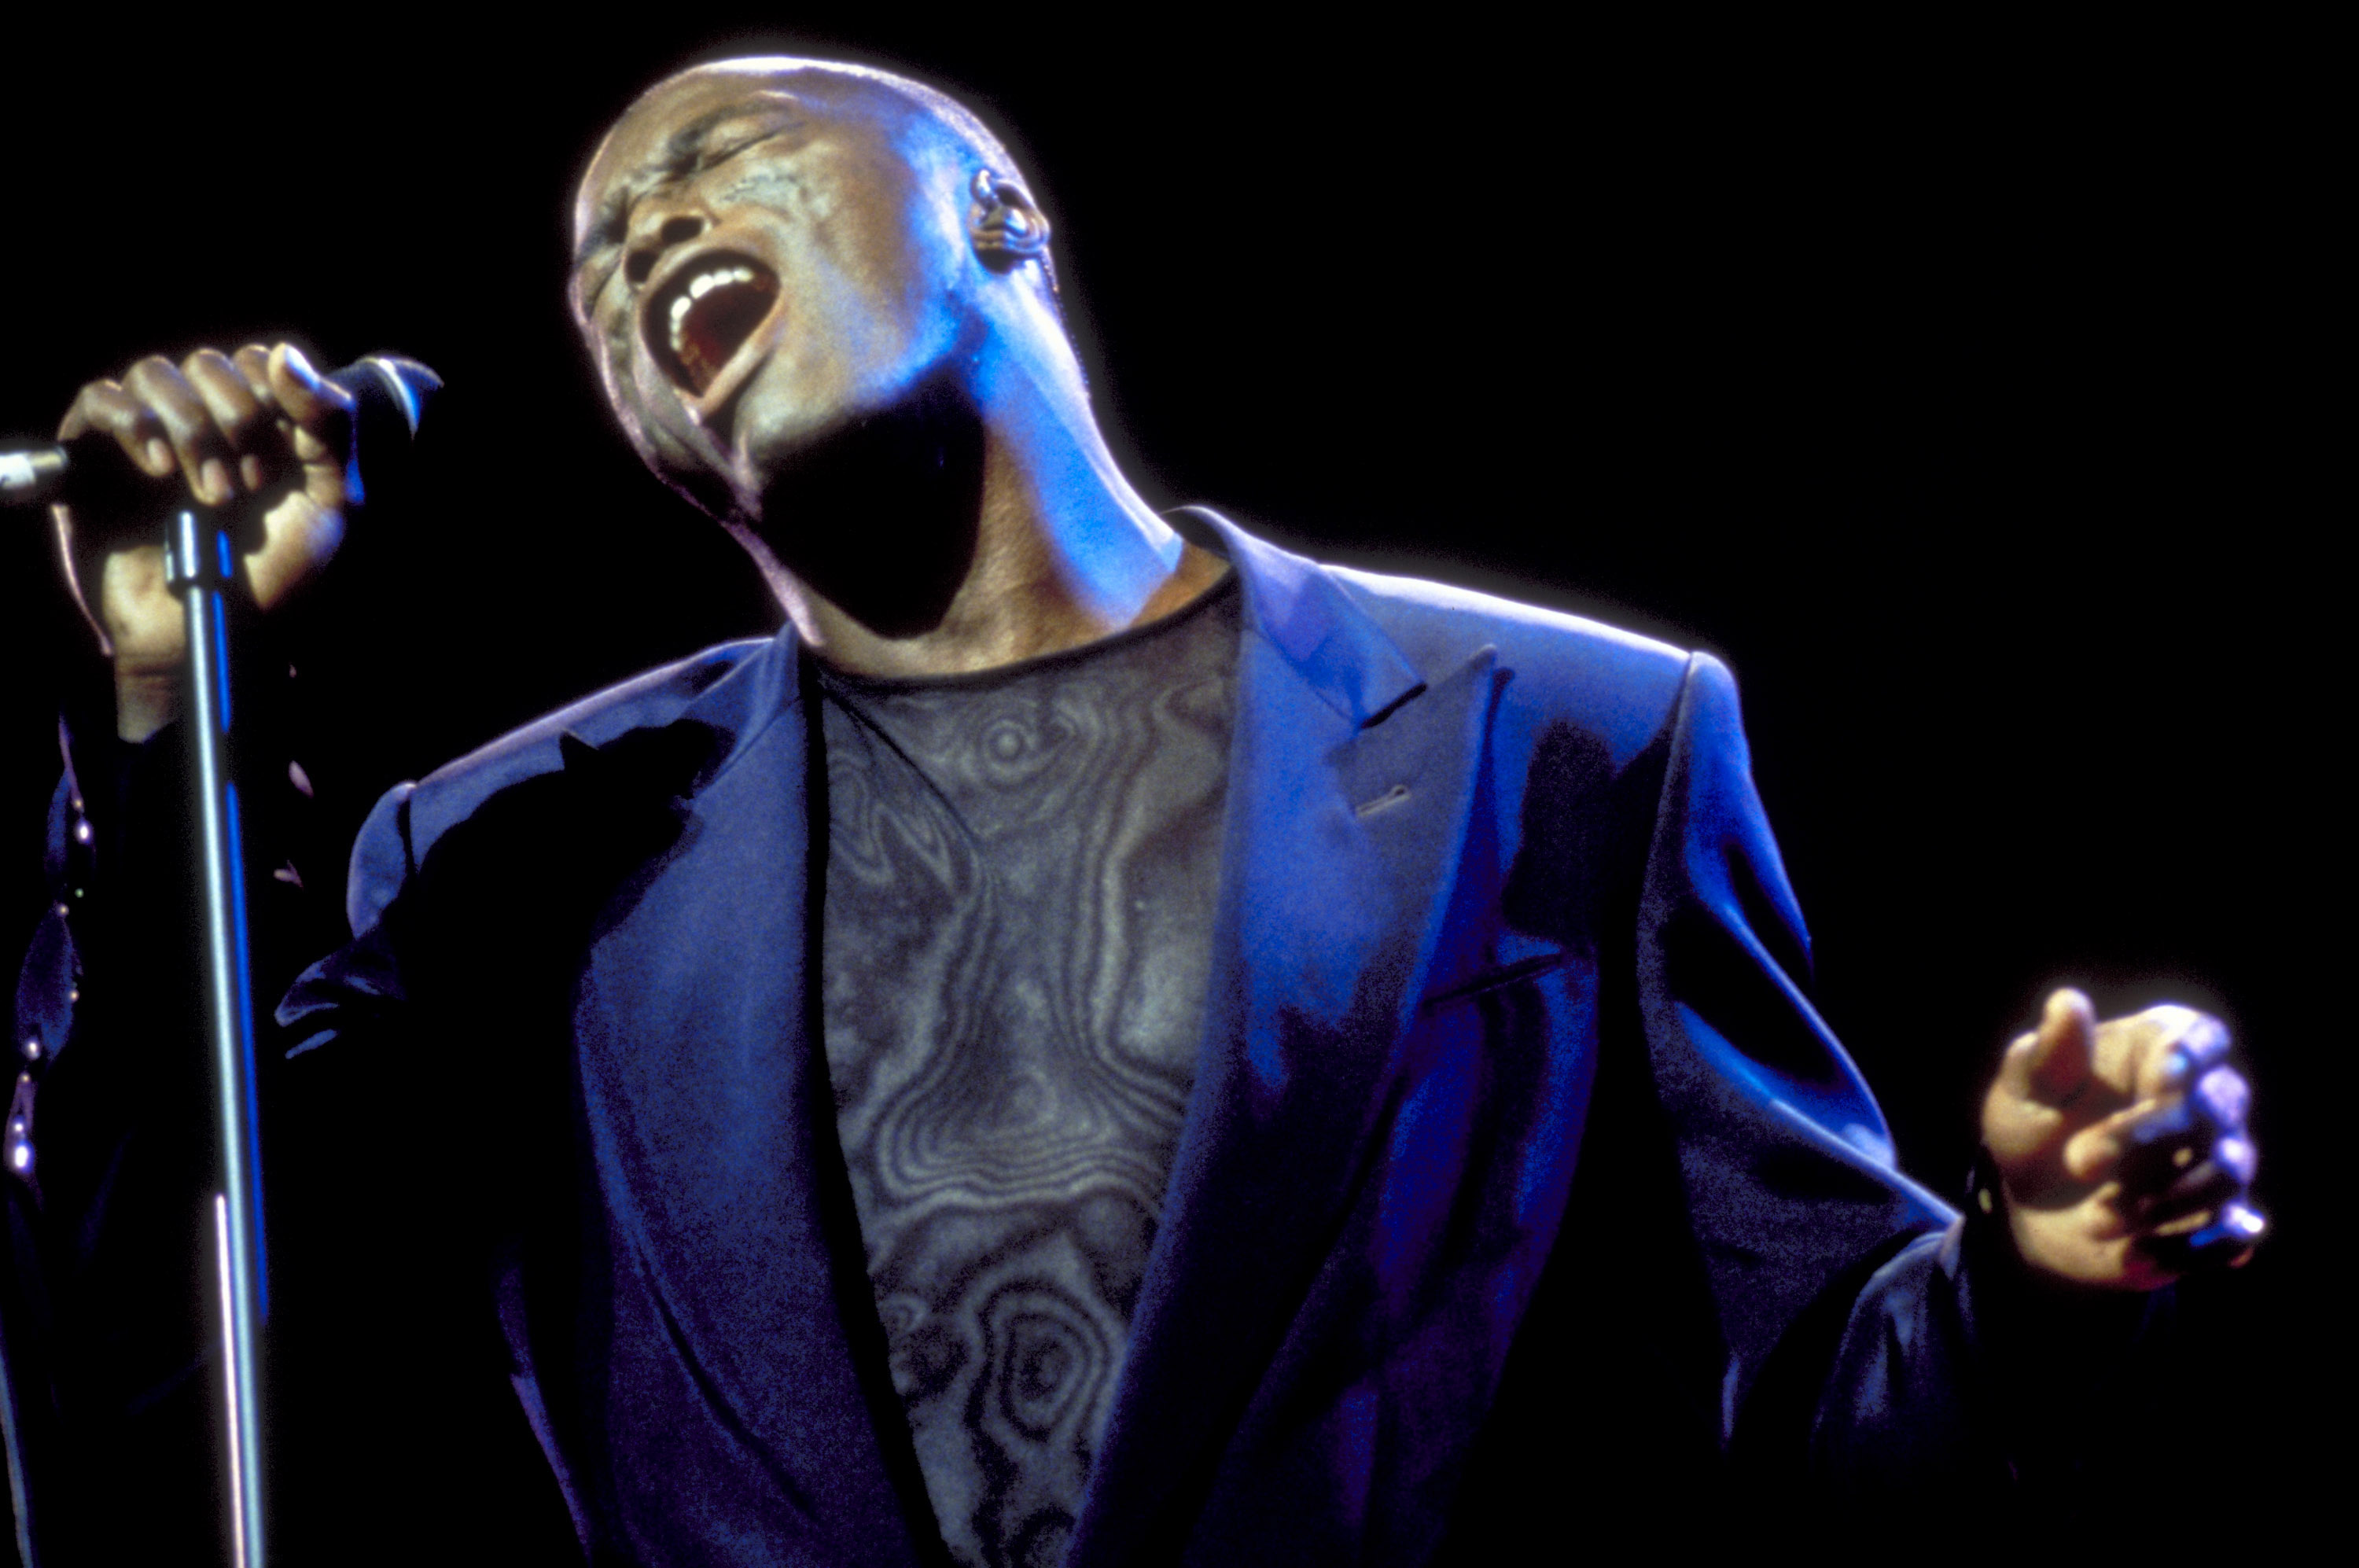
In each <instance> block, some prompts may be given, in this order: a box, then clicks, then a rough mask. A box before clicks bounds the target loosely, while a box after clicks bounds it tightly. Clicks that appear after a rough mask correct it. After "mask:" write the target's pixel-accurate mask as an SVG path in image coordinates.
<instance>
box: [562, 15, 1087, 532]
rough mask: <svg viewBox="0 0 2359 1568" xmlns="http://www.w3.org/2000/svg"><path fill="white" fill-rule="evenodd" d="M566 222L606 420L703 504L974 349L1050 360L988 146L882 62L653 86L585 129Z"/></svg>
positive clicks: (1042, 297) (576, 295)
mask: <svg viewBox="0 0 2359 1568" xmlns="http://www.w3.org/2000/svg"><path fill="white" fill-rule="evenodd" d="M574 228H575V237H576V241H577V246H576V253H575V272H574V278H573V301H574V308H575V312H576V315H577V318H578V319H579V320H580V321H581V323H582V330H583V332H584V335H585V337H586V338H587V339H588V341H589V344H590V348H591V351H592V354H593V355H594V356H595V358H596V360H597V362H598V367H599V372H600V375H601V376H602V377H603V380H604V382H605V386H606V389H607V393H608V397H609V398H610V400H611V401H612V402H613V404H614V410H615V413H616V416H617V417H618V418H619V419H621V421H622V424H623V427H624V430H625V432H626V433H627V434H628V435H629V436H630V438H631V441H632V442H633V444H634V445H635V446H636V447H637V448H638V450H639V452H640V453H641V455H642V456H644V457H645V458H646V459H647V462H648V463H649V464H650V465H651V466H653V467H654V468H655V469H656V471H657V472H658V474H661V475H663V476H664V477H665V478H666V479H667V480H669V481H670V482H671V483H673V484H674V485H677V486H679V488H680V489H682V490H683V491H685V492H687V493H688V494H689V495H691V496H692V497H693V498H695V499H696V500H697V501H698V502H699V503H700V504H701V505H703V506H706V507H707V508H708V509H711V510H715V511H723V510H728V509H732V508H734V509H736V510H740V511H742V510H745V508H746V507H748V506H751V505H753V497H754V495H755V494H756V493H757V492H758V490H759V489H760V487H761V485H762V483H763V472H764V471H765V469H766V468H767V467H771V466H775V463H774V462H773V460H776V459H777V458H780V457H781V456H783V455H786V454H789V453H791V452H793V451H795V450H798V449H799V448H800V447H801V446H804V445H808V444H809V443H810V441H815V440H818V439H821V438H822V437H823V436H824V435H826V433H827V432H829V431H831V430H837V429H841V428H843V426H844V425H845V424H846V423H847V422H850V421H853V420H857V419H862V418H864V417H866V416H867V415H868V414H872V413H875V412H876V411H878V410H881V409H883V408H888V407H893V406H896V405H897V403H899V402H900V401H902V400H904V399H905V398H906V397H908V395H909V394H910V392H911V389H912V388H913V387H915V386H916V385H917V384H918V383H919V382H920V381H923V380H925V379H926V378H927V377H928V376H929V375H934V374H936V373H938V372H940V371H942V370H943V369H944V368H945V367H946V366H948V365H950V364H951V361H953V360H954V359H957V358H958V357H959V356H960V355H962V354H964V355H965V357H966V358H968V359H972V358H973V346H974V345H975V344H976V343H980V342H990V343H1008V344H1013V345H1015V346H1016V349H1018V350H1019V351H1020V352H1022V353H1024V354H1029V355H1030V356H1031V357H1032V358H1034V359H1036V360H1039V361H1040V362H1041V363H1043V364H1048V363H1049V362H1051V361H1060V360H1061V361H1062V362H1063V363H1066V364H1070V363H1071V346H1070V345H1069V344H1067V343H1065V341H1064V336H1063V332H1062V328H1061V323H1060V321H1059V320H1058V316H1057V312H1056V310H1055V306H1054V299H1053V294H1054V281H1053V279H1052V278H1050V276H1049V253H1048V239H1049V226H1048V222H1047V220H1046V219H1045V218H1044V217H1042V216H1041V214H1040V212H1039V209H1038V205H1037V204H1036V203H1035V202H1034V201H1033V200H1032V197H1031V195H1030V193H1029V191H1027V189H1026V187H1025V185H1024V182H1023V180H1022V179H1021V177H1020V176H1019V175H1018V174H1017V172H1016V166H1015V163H1014V160H1013V159H1012V158H1009V156H1008V154H1007V151H1006V147H1004V146H1002V145H1001V143H1000V141H999V138H998V137H996V136H993V135H992V134H991V132H990V130H989V129H988V128H987V127H985V126H984V124H983V123H982V122H981V121H980V120H979V119H977V118H976V117H975V116H974V114H973V113H971V112H970V111H968V110H967V109H966V108H965V107H963V106H962V105H961V104H960V103H957V102H955V101H954V100H952V99H951V98H950V97H948V96H946V95H945V94H943V93H940V92H937V91H936V90H934V89H933V88H930V87H928V86H926V85H924V84H923V83H921V82H911V81H908V80H907V79H906V78H903V77H898V76H894V75H892V74H890V73H888V72H886V71H875V70H871V69H869V68H866V67H863V66H853V65H843V64H839V63H835V62H832V61H826V60H799V59H792V58H765V59H754V60H726V61H723V62H720V63H718V64H712V65H702V66H698V67H696V68H695V69H693V70H690V71H682V72H681V73H680V74H679V75H677V76H674V77H671V78H669V79H668V80H666V81H664V82H658V84H657V85H656V86H654V87H653V88H650V89H649V90H648V91H647V93H644V94H642V95H641V96H640V98H639V99H638V101H637V102H636V103H633V104H632V105H631V107H630V109H629V110H628V111H626V112H625V114H624V115H623V117H622V118H621V120H619V121H618V122H617V123H616V124H615V125H614V129H613V130H612V131H610V132H609V133H608V134H607V136H606V138H605V140H604V141H603V143H601V144H600V146H599V147H598V151H597V153H596V155H595V156H594V157H593V158H592V160H591V164H590V169H589V172H588V173H587V174H586V175H585V176H584V177H583V180H582V189H581V193H580V196H579V198H578V200H577V201H576V204H575V208H574ZM1074 378H1075V386H1076V387H1078V368H1077V367H1075V370H1074Z"/></svg>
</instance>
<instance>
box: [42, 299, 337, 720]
mask: <svg viewBox="0 0 2359 1568" xmlns="http://www.w3.org/2000/svg"><path fill="white" fill-rule="evenodd" d="M352 413H353V397H352V394H350V393H348V392H346V391H345V390H344V389H343V388H342V387H338V386H336V385H335V384H334V383H333V382H331V381H329V380H327V379H326V378H324V377H323V376H321V375H320V374H319V372H317V371H316V370H314V369H312V367H311V365H310V361H308V360H307V359H305V358H304V357H303V353H302V351H301V350H300V349H298V348H296V347H295V346H294V345H293V344H291V343H278V344H276V345H274V346H272V347H270V348H264V347H263V346H262V345H260V344H258V343H249V344H247V345H246V346H245V347H244V348H242V349H239V350H238V351H237V353H236V354H234V355H232V354H223V353H221V352H220V351H219V350H218V349H210V348H207V349H199V350H198V351H197V352H196V353H194V354H190V355H189V357H188V358H186V359H184V360H182V361H181V362H180V363H179V365H174V364H173V363H172V362H171V361H170V360H168V359H165V358H163V357H161V356H160V355H151V356H150V357H148V358H147V359H143V360H141V361H140V362H139V363H138V364H136V365H133V366H132V367H131V368H130V370H129V371H127V372H126V373H125V375H124V377H123V379H122V380H121V381H107V380H100V381H93V382H91V383H90V384H89V385H88V386H86V387H83V388H82V391H81V393H80V394H79V395H78V396H77V397H75V398H74V401H73V407H72V408H70V409H68V410H67V412H66V417H65V419H63V420H61V421H60V423H59V425H58V439H59V440H60V441H72V440H74V439H75V438H77V437H80V436H83V435H88V434H92V433H93V432H95V433H98V434H103V435H110V436H113V437H114V441H115V443H116V444H117V445H118V446H120V447H121V448H122V449H123V452H124V454H125V457H127V458H128V459H129V460H130V463H131V464H132V466H133V467H134V468H136V470H137V471H138V472H139V473H140V474H144V475H145V476H146V477H147V478H148V479H150V480H153V481H155V482H156V484H157V486H158V489H157V501H156V505H155V506H154V507H153V508H152V509H147V508H142V509H138V510H136V511H134V512H126V513H125V514H124V515H120V516H104V517H101V516H92V515H89V511H88V508H87V507H81V508H69V507H66V506H57V507H55V508H53V509H52V511H53V515H54V517H56V520H57V527H58V540H59V544H60V550H61V554H62V556H63V558H64V561H65V567H66V575H67V583H68V586H69V587H70V588H71V590H72V592H73V595H74V598H75V600H76V602H77V603H79V604H81V606H82V614H83V615H84V616H86V617H87V618H88V619H89V621H90V623H91V626H92V628H93V629H95V630H96V631H97V632H98V634H99V638H100V645H101V650H102V651H103V653H105V655H106V656H107V657H108V658H109V659H112V660H113V661H114V723H115V731H116V733H117V734H118V735H121V736H122V737H123V738H124V739H125V740H128V741H143V740H146V739H147V737H148V736H149V735H154V734H155V733H156V732H157V731H158V730H159V729H161V728H163V727H164V726H165V725H166V724H169V723H170V722H171V720H172V718H173V717H174V715H175V713H176V712H177V709H178V706H179V669H180V664H181V661H182V660H183V659H184V658H185V657H186V655H187V647H186V641H185V638H184V637H183V635H182V630H181V619H182V617H181V610H180V604H179V600H178V599H176V598H174V597H173V595H172V593H171V591H170V590H169V589H168V588H167V587H166V586H165V585H164V546H163V533H164V528H163V521H164V519H163V515H162V514H163V512H164V511H165V510H166V509H167V508H168V507H169V506H172V505H173V504H174V503H175V500H176V497H174V496H173V495H171V494H170V493H169V492H168V490H167V489H165V486H167V485H171V484H172V483H173V482H174V481H176V480H177V481H179V482H181V483H183V484H185V485H186V486H187V489H188V493H189V494H190V495H192V496H194V497H195V498H196V500H197V501H198V502H200V503H201V504H202V505H205V506H226V505H228V504H230V503H231V502H233V501H235V500H237V499H238V498H239V497H241V496H249V495H265V494H268V493H271V492H274V491H277V490H279V489H282V488H286V489H287V490H288V493H287V495H286V496H285V498H284V499H282V500H280V501H279V502H277V505H275V506H271V507H270V509H269V510H268V511H267V512H266V513H265V514H264V516H263V518H262V521H261V527H260V532H259V536H258V537H257V538H255V539H250V540H248V541H247V542H248V544H249V546H250V548H248V549H247V550H246V551H245V569H246V576H247V581H248V582H249V583H250V584H251V585H252V587H253V590H254V599H255V604H257V605H259V606H260V607H261V608H263V609H265V610H268V609H269V608H271V607H272V606H273V605H275V604H279V603H281V602H282V601H284V600H285V599H286V598H287V596H288V594H289V593H293V592H294V591H295V590H296V589H297V588H299V587H300V586H302V585H303V584H304V583H307V582H309V581H310V579H311V578H313V577H316V576H317V575H319V573H320V572H321V569H322V568H323V567H325V566H326V565H327V563H328V561H329V560H330V558H332V556H333V555H334V554H335V552H336V547H337V546H338V545H339V544H341V543H342V540H343V536H344V514H345V509H346V507H347V506H348V504H349V503H350V501H351V498H352V497H351V496H350V495H349V494H348V490H347V478H346V474H347V471H348V469H349V466H350V464H351V463H352V457H353V452H352V442H353V419H352ZM290 486H291V488H288V487H290Z"/></svg>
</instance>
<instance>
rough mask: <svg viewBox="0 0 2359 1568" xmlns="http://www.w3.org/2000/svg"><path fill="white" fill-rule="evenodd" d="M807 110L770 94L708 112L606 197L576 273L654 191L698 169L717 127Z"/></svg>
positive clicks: (579, 252) (580, 250) (576, 254)
mask: <svg viewBox="0 0 2359 1568" xmlns="http://www.w3.org/2000/svg"><path fill="white" fill-rule="evenodd" d="M801 107H802V105H801V104H799V103H797V102H796V101H795V100H794V99H793V98H791V97H789V96H788V95H787V94H785V93H764V94H762V95H761V96H760V97H758V98H756V99H755V100H753V101H752V102H747V101H745V100H743V99H741V100H739V101H738V102H736V103H724V104H723V105H722V106H721V107H719V108H717V109H708V110H707V111H705V112H704V113H703V114H699V115H698V116H697V117H696V118H695V119H693V120H690V122H689V123H688V124H686V125H682V126H680V127H679V129H678V130H676V131H674V132H672V134H671V135H669V136H666V137H665V138H664V144H663V151H662V153H661V154H660V155H659V156H658V157H656V158H650V159H648V160H647V162H645V163H642V164H640V165H639V166H638V167H637V168H636V169H632V170H631V171H630V172H629V173H628V174H626V175H625V176H623V177H622V178H621V179H619V180H614V181H613V182H612V183H611V184H610V185H609V187H608V189H607V193H606V195H605V197H604V198H603V200H602V201H599V203H598V216H597V218H596V220H595V221H594V222H592V223H591V225H590V227H589V228H588V229H587V230H586V231H585V232H584V233H583V234H582V243H581V244H580V245H576V246H575V247H574V251H573V269H574V270H575V271H576V272H579V271H580V270H581V269H582V267H583V266H585V265H586V264H587V263H588V262H589V260H590V258H591V257H592V256H595V255H597V254H598V252H600V251H602V250H603V249H604V248H605V247H606V246H608V245H612V244H614V242H615V240H617V239H618V238H620V237H621V234H622V231H623V225H624V222H625V217H626V216H627V214H628V213H629V212H630V210H631V208H632V206H633V205H634V204H635V203H636V202H637V201H638V199H639V198H640V197H641V196H643V195H645V194H646V193H647V190H648V188H649V187H650V186H652V185H656V184H658V183H660V182H661V181H663V180H667V179H673V178H677V177H678V176H679V174H681V173H683V172H685V171H686V170H687V169H690V168H691V167H693V166H694V164H695V162H696V159H697V156H698V154H700V153H701V152H702V151H703V150H704V140H705V138H706V137H707V136H711V135H712V132H713V129H714V128H715V127H716V126H720V125H727V124H728V123H729V122H730V121H732V120H742V119H745V117H746V116H747V115H749V114H761V113H762V112H764V111H765V110H771V111H775V112H779V113H792V112H794V111H796V110H799V109H800V108H801Z"/></svg>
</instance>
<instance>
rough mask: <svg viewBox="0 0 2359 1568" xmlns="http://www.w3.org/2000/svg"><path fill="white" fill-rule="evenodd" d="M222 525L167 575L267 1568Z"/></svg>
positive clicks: (243, 1515)
mask: <svg viewBox="0 0 2359 1568" xmlns="http://www.w3.org/2000/svg"><path fill="white" fill-rule="evenodd" d="M224 522H225V519H223V517H218V516H215V515H212V514H209V513H203V512H199V511H197V510H194V509H190V510H184V511H182V512H181V513H180V514H179V517H176V518H174V519H173V523H172V528H171V534H170V539H169V540H168V544H167V547H166V550H165V577H166V581H167V582H168V583H170V585H171V587H172V590H173V592H175V593H178V594H179V596H180V602H181V604H182V606H183V607H184V609H185V612H186V615H187V617H188V634H189V677H190V689H191V701H190V706H189V713H188V724H187V730H188V743H189V757H190V783H191V786H192V789H191V794H192V797H193V800H194V803H195V807H196V812H197V840H198V846H199V852H200V855H201V874H200V877H199V882H200V884H201V887H200V889H199V891H200V896H201V898H202V899H203V902H204V942H205V993H206V998H205V999H206V1012H207V1015H208V1017H207V1024H208V1029H207V1034H208V1038H209V1039H210V1040H211V1042H212V1057H213V1084H214V1090H215V1094H214V1100H215V1105H216V1107H217V1109H218V1112H219V1117H220V1125H219V1127H218V1129H217V1130H218V1133H219V1137H220V1143H221V1177H222V1190H221V1192H220V1193H219V1194H217V1195H216V1197H215V1198H214V1201H213V1217H214V1236H215V1242H214V1245H215V1254H216V1258H217V1259H218V1265H219V1269H220V1286H221V1303H222V1363H223V1365H222V1374H223V1378H222V1380H223V1397H224V1399H225V1400H226V1403H227V1406H228V1410H227V1416H228V1425H227V1432H228V1443H229V1455H228V1458H229V1463H228V1464H227V1465H225V1466H224V1467H223V1468H224V1469H225V1470H226V1471H227V1473H228V1481H229V1493H230V1496H229V1513H230V1540H231V1545H232V1551H233V1553H234V1556H233V1561H234V1563H236V1564H237V1565H238V1568H264V1563H265V1562H266V1548H265V1542H266V1534H265V1531H264V1529H263V1519H264V1516H263V1507H262V1489H263V1486H262V1483H263V1472H262V1410H261V1399H260V1388H261V1377H260V1368H259V1366H258V1364H257V1363H258V1359H259V1353H260V1349H261V1345H260V1337H261V1327H262V1320H263V1316H264V1313H265V1312H266V1308H267V1302H266V1297H265V1294H264V1290H265V1286H264V1278H263V1246H262V1166H261V1158H260V1154H261V1150H260V1147H259V1144H258V1143H257V1141H256V1138H255V1066H254V995H253V987H252V985H251V984H250V982H249V980H248V977H247V974H246V962H247V960H246V955H247V951H248V949H247V946H246V929H245V858H244V855H243V846H242V844H240V841H239V838H238V814H237V785H236V782H235V781H234V779H232V778H231V776H230V765H229V762H230V759H229V738H230V687H229V676H230V663H229V629H228V625H227V617H226V615H225V614H224V612H225V611H226V609H227V599H226V594H227V593H228V590H229V587H230V585H231V584H232V583H234V582H235V581H236V575H237V573H236V567H237V560H236V556H235V555H234V551H233V546H232V543H231V539H230V535H229V531H228V529H227V528H226V527H224Z"/></svg>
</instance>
